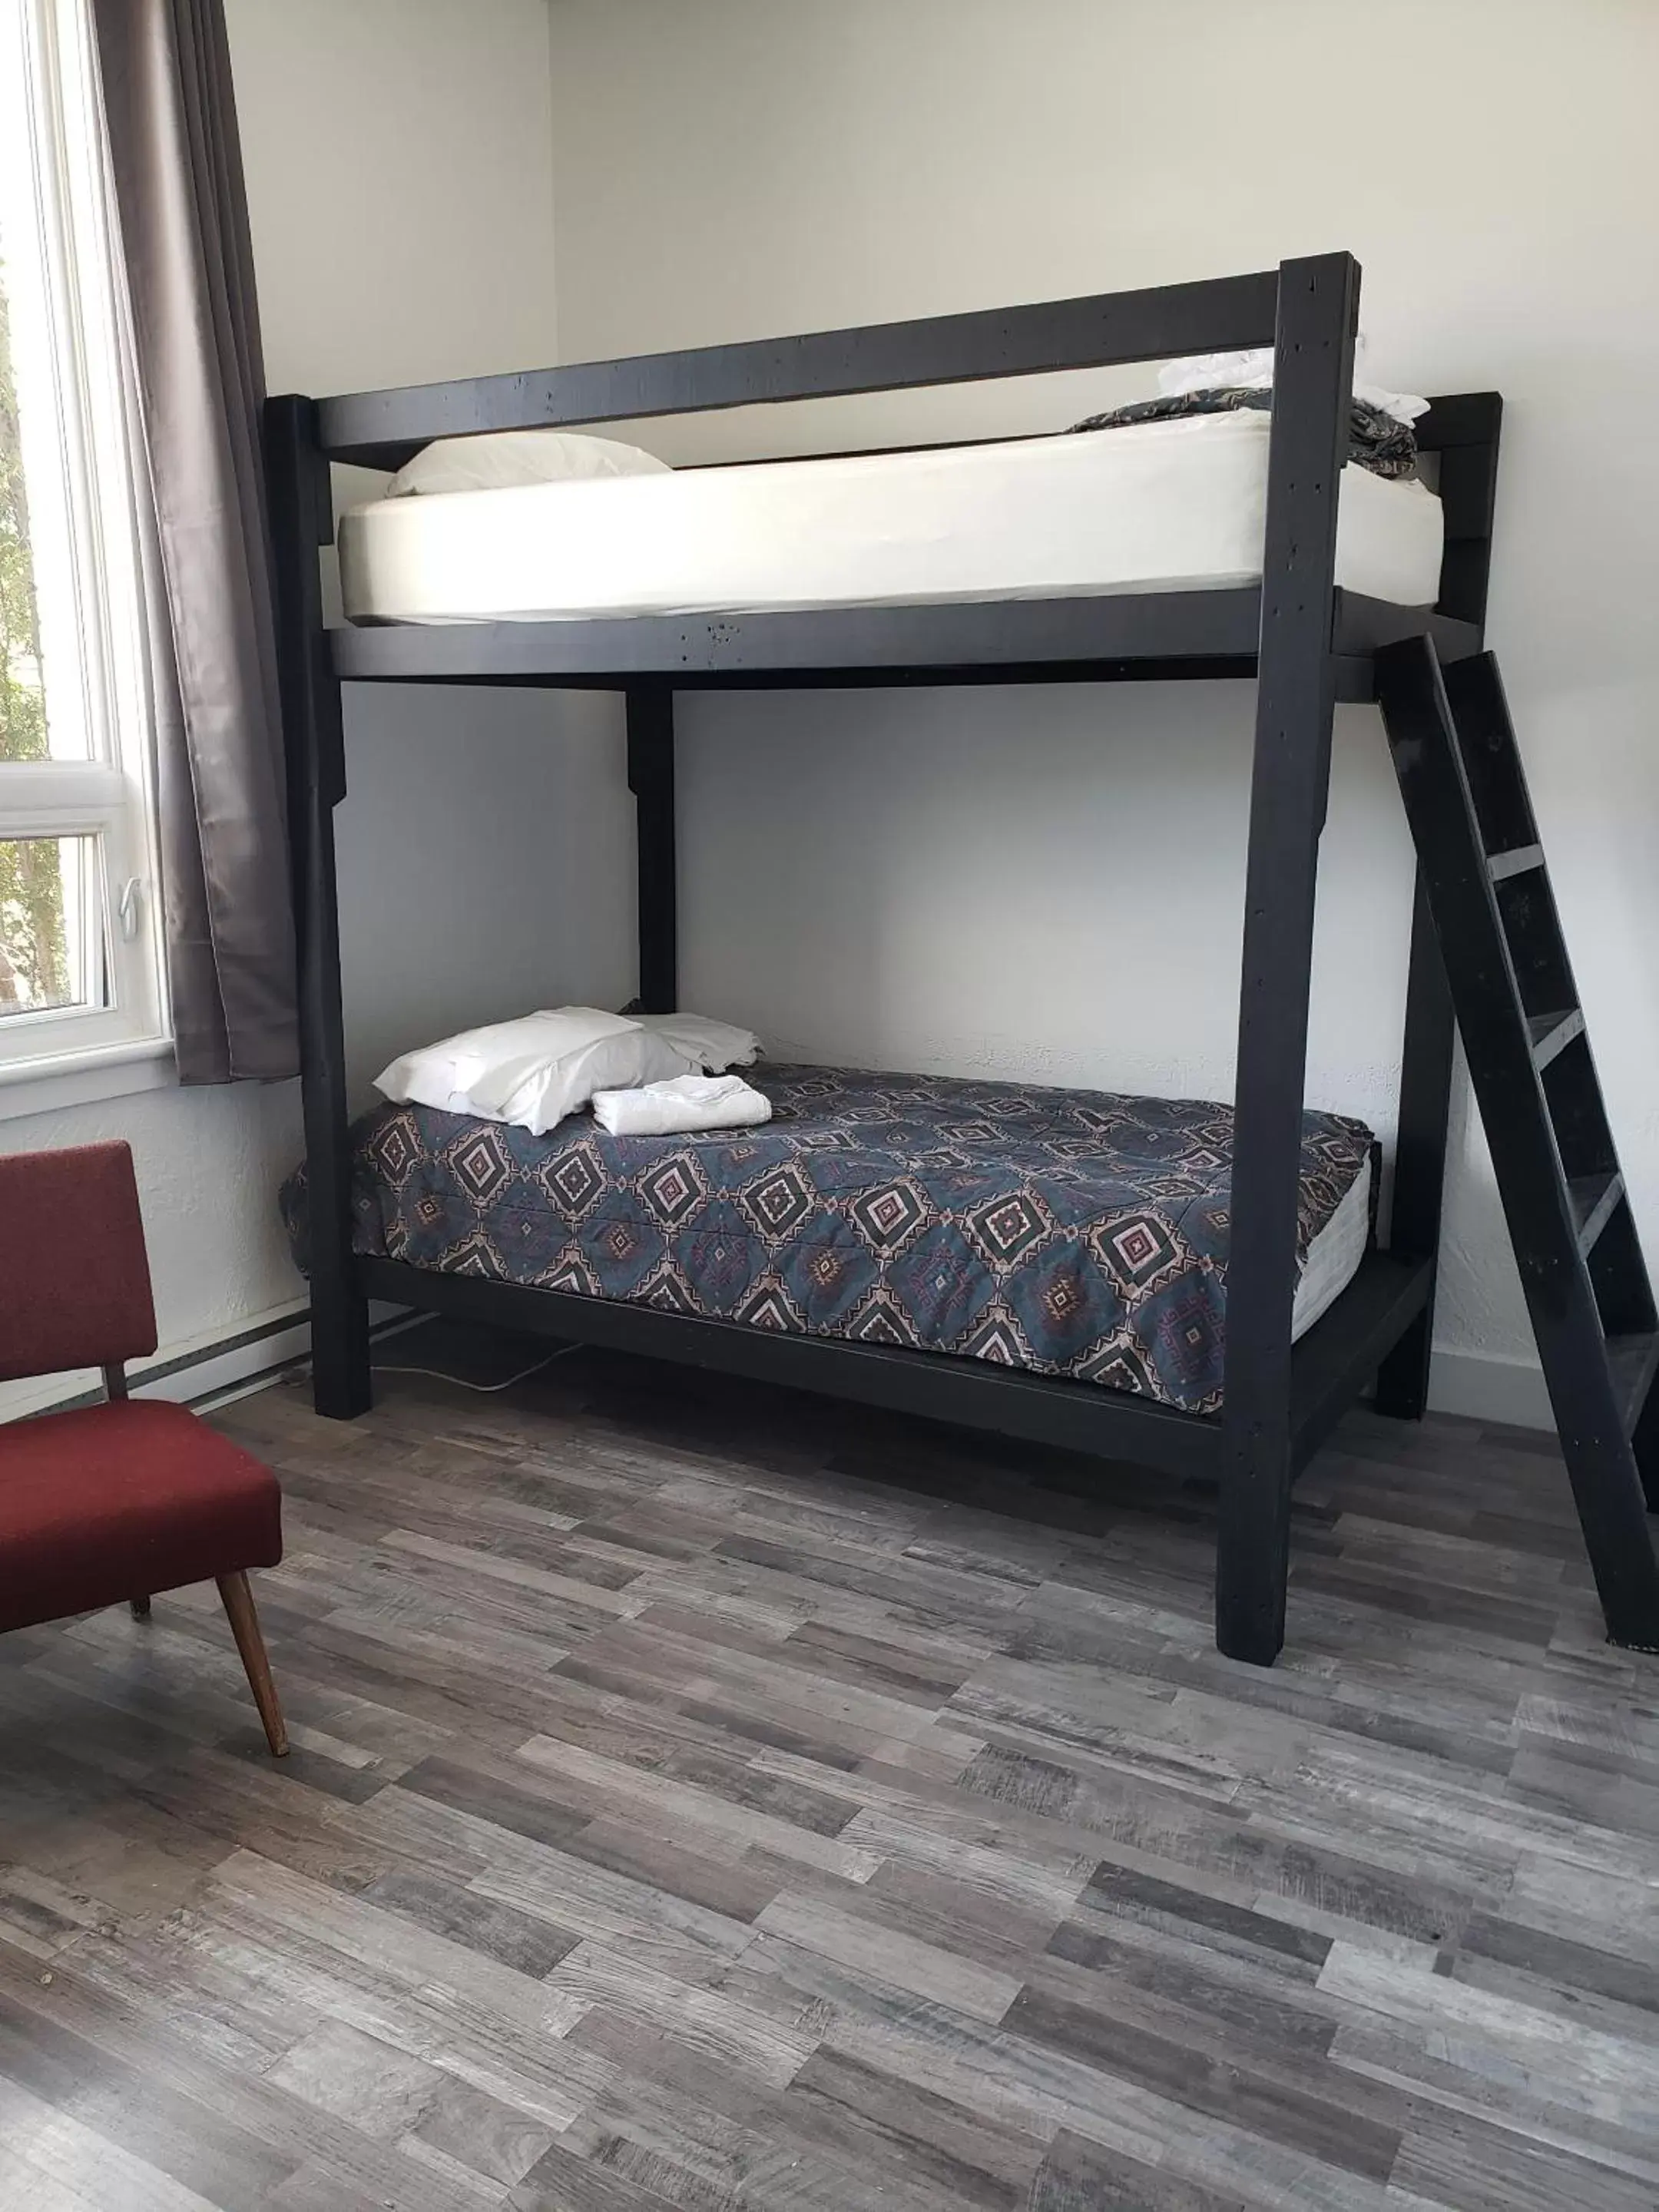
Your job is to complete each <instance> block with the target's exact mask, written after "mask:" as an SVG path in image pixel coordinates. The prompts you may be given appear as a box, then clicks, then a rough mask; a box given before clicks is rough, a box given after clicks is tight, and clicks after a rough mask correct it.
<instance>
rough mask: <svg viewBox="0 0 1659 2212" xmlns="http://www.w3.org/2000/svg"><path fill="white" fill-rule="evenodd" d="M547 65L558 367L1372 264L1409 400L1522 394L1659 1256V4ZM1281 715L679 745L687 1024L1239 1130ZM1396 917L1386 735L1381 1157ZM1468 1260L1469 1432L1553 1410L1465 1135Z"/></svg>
mask: <svg viewBox="0 0 1659 2212" xmlns="http://www.w3.org/2000/svg"><path fill="white" fill-rule="evenodd" d="M552 23H553V145H554V184H555V204H556V210H557V252H558V278H559V316H560V341H561V350H562V357H563V358H565V359H567V360H576V359H580V358H583V357H586V356H603V355H606V354H611V353H617V352H626V351H631V350H636V349H637V350H647V349H656V348H665V347H672V346H679V345H688V344H695V343H702V342H708V341H714V340H719V339H726V338H737V337H750V336H761V335H769V334H772V333H775V332H777V331H790V330H799V329H812V328H822V327H825V326H832V325H838V324H846V323H854V322H860V321H866V320H878V319H884V318H889V317H902V316H908V315H918V314H926V313H935V312H944V311H947V310H951V309H955V308H963V307H978V306H994V305H1000V304H1002V303H1004V302H1006V301H1018V300H1025V299H1040V298H1043V297H1048V296H1054V295H1066V294H1071V293H1077V292H1084V291H1090V290H1109V289H1118V288H1121V287H1125V286H1131V285H1137V284H1146V283H1164V282H1170V281H1173V280H1176V279H1180V278H1186V277H1197V276H1211V275H1216V274H1219V273H1222V272H1225V271H1227V270H1236V269H1249V268H1255V267H1261V266H1265V265H1267V264H1272V263H1273V262H1275V261H1277V260H1279V258H1282V257H1285V256H1287V255H1291V254H1297V253H1305V252H1319V251H1324V250H1328V249H1329V248H1331V247H1335V246H1346V247H1348V248H1349V249H1351V250H1352V252H1355V253H1356V254H1357V255H1358V258H1359V259H1360V261H1361V263H1362V264H1363V265H1364V272H1365V281H1364V310H1363V319H1364V324H1365V326H1366V328H1367V330H1368V332H1369V334H1370V341H1371V353H1372V362H1373V367H1374V369H1375V371H1376V374H1378V375H1379V376H1380V377H1381V379H1382V380H1384V381H1392V382H1395V383H1398V384H1401V385H1403V386H1405V388H1407V389H1411V388H1416V389H1418V390H1422V391H1427V392H1436V391H1456V390H1462V389H1483V388H1486V387H1490V386H1497V387H1498V388H1500V389H1501V390H1502V391H1503V392H1504V394H1505V398H1506V400H1507V402H1508V410H1509V411H1508V414H1507V416H1506V423H1505V430H1504V467H1503V473H1502V481H1501V488H1500V511H1499V516H1498V542H1497V548H1496V555H1495V569H1494V585H1493V596H1492V620H1491V636H1492V642H1493V643H1494V644H1495V646H1496V647H1497V649H1498V652H1499V653H1500V655H1501V656H1502V659H1503V662H1504V669H1505V673H1506V677H1507V679H1508V684H1509V688H1510V697H1511V700H1512V702H1513V703H1514V705H1515V707H1516V710H1517V714H1518V716H1519V719H1520V721H1521V724H1522V735H1523V742H1524V745H1525V750H1526V755H1527V761H1528V769H1529V772H1530V774H1531V776H1532V778H1533V783H1534V793H1535V797H1536V800H1537V805H1538V811H1539V813H1540V816H1541V820H1542V823H1543V829H1544V835H1545V836H1546V839H1547V842H1548V844H1549V847H1550V851H1551V856H1552V861H1553V866H1554V868H1555V872H1556V883H1557V888H1558V891H1559V897H1560V900H1561V903H1562V907H1563V909H1564V912H1565V920H1566V924H1567V927H1568V930H1569V933H1570V935H1571V940H1572V943H1573V945H1574V948H1575V951H1576V953H1577V961H1578V966H1579V971H1580V975H1581V980H1582V987H1583V996H1584V999H1585V1001H1586V1004H1587V1006H1588V1010H1589V1019H1590V1024H1591V1027H1592V1030H1593V1031H1594V1033H1595V1038H1596V1043H1597V1051H1598V1057H1599V1061H1600V1065H1601V1072H1602V1075H1603V1078H1604V1081H1605V1084H1606V1086H1607V1092H1608V1096H1609V1101H1610V1104H1611V1108H1612V1112H1613V1118H1614V1121H1615V1126H1616V1127H1617V1129H1618V1131H1619V1134H1620V1141H1621V1144H1622V1146H1623V1149H1624V1155H1625V1161H1626V1169H1627V1172H1628V1174H1629V1177H1630V1181H1631V1183H1632V1189H1633V1192H1634V1195H1635V1200H1636V1204H1637V1207H1638V1218H1641V1219H1642V1220H1643V1221H1644V1223H1646V1224H1647V1225H1649V1227H1650V1232H1655V1233H1659V1080H1656V1078H1659V967H1656V965H1655V963H1654V959H1653V948H1654V945H1655V944H1656V942H1659V870H1656V868H1655V866H1654V854H1655V848H1656V837H1655V829H1656V823H1659V735H1656V732H1655V728H1654V700H1655V696H1656V682H1655V678H1656V674H1659V665H1656V664H1659V633H1656V630H1655V627H1654V624H1653V621H1652V617H1651V608H1652V605H1653V601H1654V594H1655V588H1656V586H1659V561H1656V539H1655V532H1654V526H1653V517H1654V515H1655V514H1656V513H1659V438H1656V436H1655V434H1654V429H1653V409H1652V400H1651V392H1650V379H1651V375H1652V363H1653V362H1654V360H1655V358H1656V353H1659V255H1656V252H1655V251H1654V242H1653V211H1654V209H1655V207H1656V206H1659V137H1656V134H1655V133H1654V131H1653V129H1652V115H1651V92H1652V88H1653V85H1654V84H1655V82H1659V9H1655V8H1654V7H1653V6H1652V5H1651V4H1650V0H1256V4H1255V5H1253V6H1251V7H1249V8H1237V7H1229V6H1225V5H1223V4H1220V0H1112V4H1109V5H1108V4H1103V0H793V4H791V5H789V6H787V7H783V6H778V5H776V4H775V0H699V4H698V5H697V6H696V7H695V8H687V7H684V6H683V5H678V4H675V0H552ZM973 404H974V407H975V410H981V411H980V413H979V414H978V415H977V416H976V418H975V419H979V420H983V421H985V422H987V424H988V423H989V422H990V420H991V417H990V416H989V414H988V413H987V412H984V411H983V410H986V409H987V406H988V404H989V403H988V401H987V400H986V399H985V398H983V397H981V396H978V395H976V396H975V398H974V402H973ZM1023 406H1024V419H1025V420H1028V421H1029V420H1030V394H1029V393H1028V394H1027V395H1026V396H1025V398H1024V403H1023ZM938 419H939V420H940V421H945V420H947V419H948V420H950V421H951V422H952V423H954V422H957V421H960V420H962V419H963V408H962V406H961V405H960V404H957V405H953V406H952V407H951V409H950V410H949V413H948V416H947V414H946V412H945V410H943V409H942V410H940V413H939V417H938ZM1011 419H1012V418H1011ZM1051 419H1053V420H1054V422H1064V421H1065V420H1066V419H1067V416H1066V411H1065V409H1064V408H1063V407H1062V406H1060V405H1059V404H1056V408H1055V412H1054V416H1053V417H1052V418H1051ZM778 435H779V434H778V432H777V429H776V427H775V423H774V425H772V426H769V431H768V438H767V442H768V443H769V445H771V446H773V447H776V446H777V444H778ZM810 435H811V439H812V441H816V439H817V433H816V432H814V433H811V434H810ZM643 441H644V442H646V443H647V444H648V443H650V442H651V441H652V434H651V433H650V432H649V431H647V432H646V433H645V434H643ZM1249 711H1250V694H1249V690H1248V689H1246V688H1245V687H1236V686H1228V687H1216V688H1214V689H1210V688H1207V687H1200V686H1196V685H1186V686H1180V687H1169V688H1163V689H1160V688H1152V687H1149V688H1146V689H1144V690H1143V689H1135V688H1131V687H1120V688H1117V689H1115V690H1095V691H1091V690H1047V691H1042V690H1038V691H1015V690H1008V691H998V690H981V691H977V692H967V691H964V692H950V691H942V692H933V693H929V694H926V695H921V696H916V697H908V696H903V695H902V694H897V693H887V694H884V693H878V692H854V693H850V694H845V695H842V696H835V695H829V696H822V695H821V696H817V697H815V698H809V697H802V696H778V695H775V696H765V695H754V694H751V695H746V696H737V697H726V698H714V697H712V696H700V697H696V698H692V699H690V700H688V701H686V702H684V703H683V705H682V708H681V726H682V728H683V730H684V732H685V742H684V745H683V747H682V756H683V763H684V765H683V776H684V802H683V807H684V815H683V824H684V826H683V835H684V877H685V900H684V902H685V912H684V928H685V939H686V953H685V989H686V995H687V997H688V998H689V999H690V1000H691V1001H693V1002H695V1003H698V1004H702V1005H706V1006H708V1009H709V1010H710V1011H711V1012H722V1013H728V1014H732V1015H733V1016H736V1017H738V1018H743V1019H745V1020H750V1021H752V1022H753V1023H755V1024H756V1025H757V1026H758V1027H760V1028H761V1029H762V1030H763V1031H765V1032H766V1033H767V1034H768V1035H769V1037H771V1038H773V1039H775V1040H776V1041H779V1042H782V1043H784V1044H786V1045H788V1046H791V1047H796V1048H800V1049H802V1050H804V1051H805V1052H807V1053H809V1054H817V1055H821V1056H828V1055H829V1054H845V1055H847V1056H848V1057H850V1058H853V1059H854V1060H868V1061H872V1062H886V1063H888V1064H893V1063H895V1062H898V1063H902V1064H913V1065H922V1066H930V1067H954V1068H958V1069H962V1070H967V1071H972V1070H984V1071H989V1072H995V1073H1004V1072H1010V1071H1014V1072H1018V1071H1023V1070H1030V1071H1033V1072H1035V1073H1039V1074H1044V1075H1048V1074H1052V1075H1054V1076H1064V1077H1068V1078H1078V1079H1084V1080H1086V1081H1092V1082H1099V1083H1102V1084H1106V1085H1111V1084H1123V1085H1145V1086H1146V1088H1148V1089H1152V1090H1163V1091H1187V1090H1196V1091H1200V1092H1213V1093H1225V1091H1226V1090H1227V1089H1228V1087H1229V1085H1230V1083H1231V1062H1232V1051H1233V1034H1232V1032H1233V1024H1234V1020H1235V1004H1234V992H1235V989H1236V984H1237V957H1238V933H1239V894H1240V887H1241V883H1242V876H1243V839H1244V829H1245V801H1246V789H1247V775H1248V741H1249ZM1409 882H1410V852H1409V846H1408V843H1407V838H1406V835H1405V832H1404V829H1403V825H1402V822H1401V814H1400V808H1399V803H1398V799H1397V797H1396V795H1395V792H1394V789H1393V785H1392V779H1391V775H1390V772H1389V766H1388V763H1387V760H1386V757H1385V754H1384V751H1383V741H1382V738H1381V733H1380V729H1379V727H1378V725H1377V723H1376V719H1375V717H1374V716H1373V715H1371V714H1370V713H1369V712H1368V711H1366V710H1361V709H1357V708H1349V709H1345V710H1344V711H1343V712H1342V714H1341V716H1340V726H1339V732H1338V739H1337V746H1336V762H1335V769H1334V791H1333V796H1332V806H1331V817H1330V823H1329V827H1328V831H1327V835H1326V839H1325V846H1324V877H1323V889H1322V903H1321V912H1320V931H1321V937H1320V946H1319V956H1318V978H1317V983H1316V998H1315V1007H1314V1022H1313V1042H1312V1052H1311V1066H1310V1080H1309V1095H1310V1099H1312V1100H1313V1101H1315V1102H1316V1103H1321V1104H1328V1105H1332V1106H1336V1107H1340V1108H1346V1109H1350V1110H1353V1111H1357V1112H1359V1113H1363V1114H1364V1115H1366V1116H1367V1117H1368V1118H1370V1120H1371V1121H1372V1122H1373V1123H1374V1124H1375V1125H1376V1127H1379V1128H1381V1129H1383V1130H1385V1131H1386V1130H1387V1129H1388V1128H1389V1127H1390V1126H1391V1123H1392V1119H1393V1115H1394V1103H1395V1060H1396V1054H1397V1048H1398V1035H1399V1026H1400V1021H1401V1009H1402V1003H1403V991H1404V961H1405V945H1406V922H1407V911H1408V890H1409ZM1655 1256H1656V1257H1659V1252H1656V1254H1655ZM1445 1262H1446V1264H1445V1270H1444V1276H1443V1294H1442V1304H1441V1309H1440V1320H1439V1330H1438V1335H1439V1343H1440V1346H1441V1357H1440V1358H1439V1359H1438V1360H1437V1391H1438V1394H1439V1396H1440V1398H1441V1401H1442V1402H1443V1403H1449V1404H1453V1405H1461V1406H1463V1407H1468V1408H1470V1409H1478V1410H1481V1411H1484V1412H1486V1413H1501V1412H1507V1413H1509V1414H1510V1417H1511V1418H1516V1419H1525V1418H1532V1417H1535V1416H1540V1415H1541V1413H1542V1405H1543V1401H1542V1398H1541V1392H1540V1390H1539V1389H1538V1387H1537V1381H1536V1374H1535V1369H1534V1366H1533V1364H1532V1350H1531V1342H1530V1337H1529V1333H1528V1328H1527V1323H1526V1318H1525V1313H1524V1309H1523V1308H1522V1304H1521V1301H1520V1296H1519V1291H1518V1286H1517V1285H1516V1278H1515V1273H1514V1268H1513V1264H1512V1262H1511V1260H1510V1255H1509V1250H1508V1246H1507V1241H1506V1238H1505V1237H1504V1229H1503V1225H1502V1220H1501V1217H1500V1215H1499V1213H1498V1207H1497V1203H1496V1199H1495V1194H1494V1193H1493V1190H1492V1180H1491V1172H1490V1168H1489V1165H1488V1164H1487V1163H1486V1158H1485V1153H1484V1149H1483V1147H1482V1146H1481V1144H1480V1139H1479V1136H1478V1133H1476V1134H1474V1136H1473V1137H1472V1138H1470V1139H1468V1141H1466V1142H1462V1143H1461V1144H1460V1148H1459V1152H1458V1156H1457V1158H1456V1161H1455V1172H1454V1176H1453V1181H1452V1186H1451V1191H1450V1196H1449V1222H1448V1242H1447V1250H1446V1255H1445Z"/></svg>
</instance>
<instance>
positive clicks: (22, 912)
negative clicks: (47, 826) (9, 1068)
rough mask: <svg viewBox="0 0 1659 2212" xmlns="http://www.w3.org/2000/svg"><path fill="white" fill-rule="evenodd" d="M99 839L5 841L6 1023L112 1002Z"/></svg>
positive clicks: (1, 933) (2, 955)
mask: <svg viewBox="0 0 1659 2212" xmlns="http://www.w3.org/2000/svg"><path fill="white" fill-rule="evenodd" d="M99 882H100V872H99V867H98V840H97V839H96V838H95V837H7V838H0V1023H3V1022H4V1021H5V1020H7V1019H8V1018H9V1017H11V1016H15V1015H17V1014H37V1013H46V1012H50V1011H52V1010H53V1009H58V1010H62V1009H64V1008H69V1007H76V1006H105V1005H106V1004H107V1003H108V994H107V990H106V984H105V977H104V918H103V913H102V900H101V898H100V893H99Z"/></svg>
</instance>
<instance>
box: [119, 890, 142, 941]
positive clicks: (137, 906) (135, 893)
mask: <svg viewBox="0 0 1659 2212" xmlns="http://www.w3.org/2000/svg"><path fill="white" fill-rule="evenodd" d="M143 895H144V879H143V877H142V876H129V877H128V878H127V879H126V881H125V883H124V884H122V886H121V896H120V897H119V898H118V900H117V902H116V905H115V919H116V921H117V923H118V927H119V928H120V932H121V942H122V944H123V945H131V943H132V941H133V939H135V938H136V937H137V934H138V930H139V926H140V924H141V922H142V921H143V912H142V902H143Z"/></svg>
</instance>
